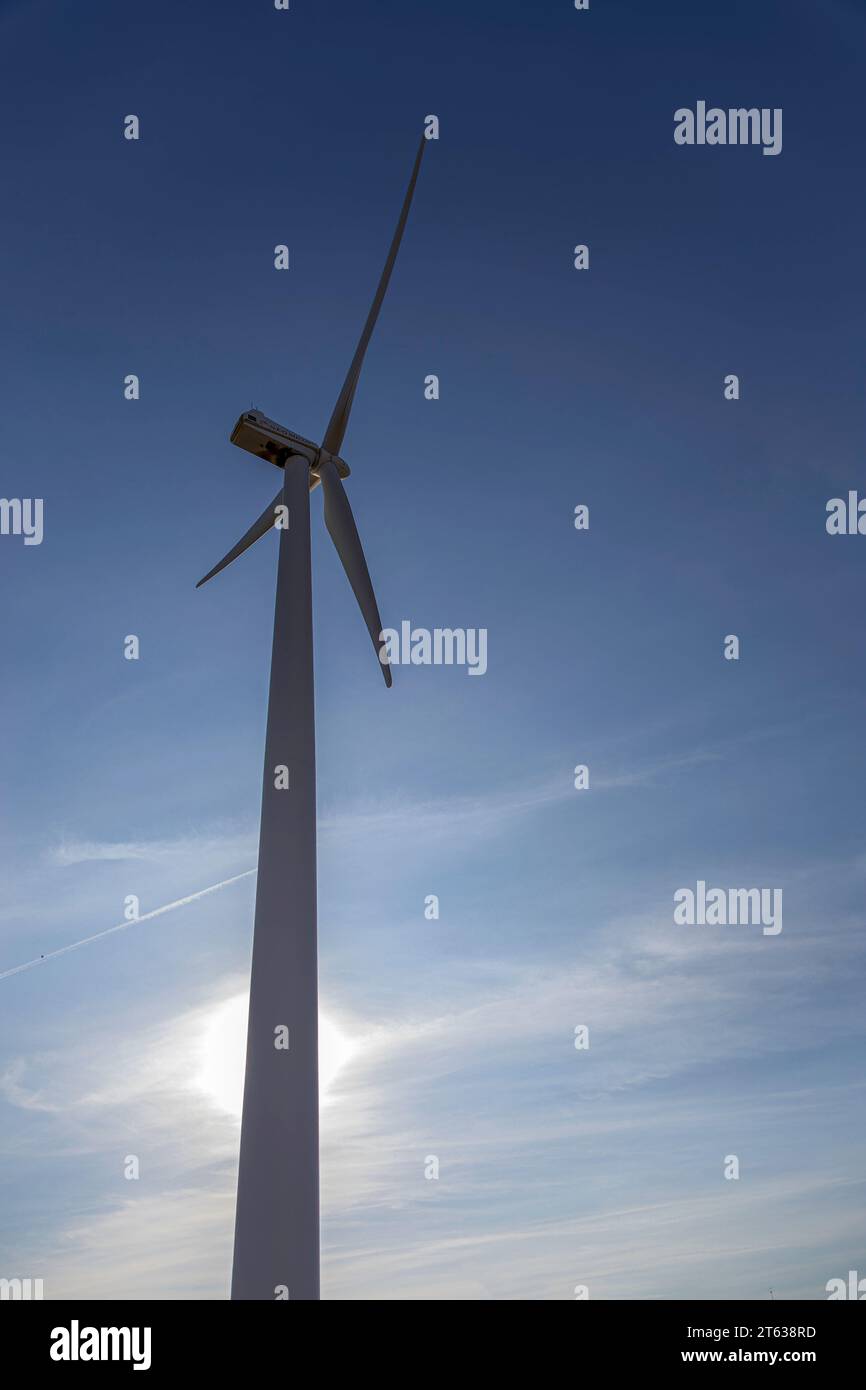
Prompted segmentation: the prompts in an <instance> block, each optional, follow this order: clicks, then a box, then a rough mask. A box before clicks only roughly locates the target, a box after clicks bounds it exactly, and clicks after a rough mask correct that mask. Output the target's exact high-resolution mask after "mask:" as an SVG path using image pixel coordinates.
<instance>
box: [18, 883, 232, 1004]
mask: <svg viewBox="0 0 866 1390" xmlns="http://www.w3.org/2000/svg"><path fill="white" fill-rule="evenodd" d="M256 872H257V870H256V869H245V870H244V872H243V873H242V874H235V876H234V878H224V879H223V880H222V882H221V883H212V884H211V885H210V887H209V888H200V889H199V890H198V892H197V893H188V894H187V896H186V897H185V898H177V899H175V901H174V902H173V903H165V904H164V905H163V906H162V907H155V908H154V909H153V911H152V912H143V913H142V914H141V916H140V917H133V918H131V919H130V920H129V921H128V922H127V921H123V922H118V924H117V926H116V927H106V928H105V930H104V931H98V932H94V934H93V936H84V937H82V939H81V940H80V941H73V942H72V943H71V944H70V945H69V946H60V947H58V949H57V950H56V951H46V953H45V955H44V956H37V957H36V958H35V959H34V960H27V961H25V962H24V964H23V965H13V967H12V969H11V970H0V980H5V979H8V977H9V976H10V975H20V974H21V971H22V970H32V969H33V967H34V965H43V964H44V963H45V961H47V960H54V958H55V957H56V956H65V955H66V953H67V951H77V950H78V949H79V947H81V946H89V945H90V944H91V942H93V941H101V940H102V938H103V937H104V936H111V935H112V934H113V933H114V932H116V931H125V930H126V928H127V927H135V926H137V925H138V923H139V922H149V921H150V920H151V918H153V917H161V916H162V915H163V913H164V912H173V911H174V909H175V908H176V907H186V905H187V903H194V902H198V900H199V898H206V897H207V896H208V894H209V893H217V892H219V890H220V888H228V886H229V884H231V883H238V882H239V881H240V880H241V879H242V878H250V877H251V875H252V874H254V873H256Z"/></svg>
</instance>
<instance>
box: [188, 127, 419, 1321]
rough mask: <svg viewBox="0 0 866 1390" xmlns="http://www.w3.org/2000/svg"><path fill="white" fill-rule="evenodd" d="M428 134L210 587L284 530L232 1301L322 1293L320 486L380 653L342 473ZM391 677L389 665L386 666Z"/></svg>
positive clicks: (251, 416) (271, 427) (237, 439)
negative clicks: (360, 318) (372, 261)
mask: <svg viewBox="0 0 866 1390" xmlns="http://www.w3.org/2000/svg"><path fill="white" fill-rule="evenodd" d="M425 144H426V137H425V135H422V137H421V143H420V145H419V147H418V153H417V155H416V156H415V164H414V166H413V169H412V176H411V178H410V179H409V186H408V188H407V190H406V196H405V198H404V200H403V207H402V209H401V212H400V216H399V218H398V220H397V228H396V231H395V232H394V237H393V240H392V242H391V248H390V250H389V252H388V257H387V260H386V261H385V266H384V269H383V271H382V275H381V278H380V280H379V284H378V287H377V289H376V293H375V295H374V297H373V303H372V304H371V306H370V312H369V313H368V315H367V321H366V323H365V324H364V328H363V330H362V332H361V337H360V338H359V340H358V346H357V347H356V349H355V355H354V357H353V358H352V362H351V365H350V367H349V371H348V374H347V376H346V380H345V381H344V382H343V388H342V390H341V391H340V394H339V396H338V397H337V403H336V405H335V406H334V409H333V412H332V414H331V419H330V421H329V423H328V428H327V429H326V430H325V435H324V438H323V440H322V443H321V445H316V444H314V443H312V442H311V441H310V440H309V439H305V438H304V437H303V436H302V435H298V434H294V433H293V432H292V431H291V430H287V429H285V428H284V427H283V426H282V425H278V424H276V422H275V421H273V420H269V419H267V417H266V416H264V415H262V413H261V412H260V411H257V410H251V411H247V412H246V413H245V414H244V415H242V416H241V417H240V419H239V420H238V422H237V424H236V425H235V427H234V429H233V430H232V434H231V441H232V443H233V444H237V445H238V446H239V448H241V449H247V450H248V451H249V452H250V453H252V454H256V455H258V456H259V457H261V458H267V459H270V461H271V462H272V463H274V464H276V465H277V467H279V468H282V469H283V484H282V487H281V488H280V491H279V492H278V493H277V495H276V497H275V498H274V500H273V502H271V503H270V505H269V506H267V507H266V508H265V510H264V511H263V512H262V514H261V516H260V517H259V519H258V521H255V522H253V525H252V526H251V527H250V529H249V530H248V531H247V533H246V535H245V536H243V537H242V538H241V540H239V541H238V543H237V545H236V546H234V547H233V549H232V550H230V551H229V552H228V554H227V555H226V556H225V557H224V558H223V559H222V560H220V562H219V564H218V565H215V566H214V568H213V569H212V570H211V571H210V573H209V574H206V575H205V577H204V579H202V580H200V581H199V583H198V584H197V585H196V588H200V587H201V585H202V584H206V583H207V581H208V580H209V579H212V578H213V577H214V575H215V574H218V573H219V572H220V570H222V569H225V567H226V565H229V564H231V562H232V560H236V559H237V557H238V556H239V555H242V554H243V552H244V551H245V550H247V549H248V548H249V547H250V546H251V545H252V544H253V542H254V541H257V540H258V539H259V538H260V537H261V536H264V535H265V533H266V532H267V531H270V530H271V529H272V528H273V527H275V526H276V527H277V529H278V532H279V560H278V566H277V596H276V606H275V612H274V640H273V649H272V655H271V682H270V692H269V695H268V723H267V735H266V739H265V768H264V780H263V789H262V819H261V830H260V837H259V869H258V882H257V887H256V914H255V927H254V930H253V956H252V975H251V980H250V1009H249V1023H248V1028H247V1056H246V1073H245V1080H244V1102H243V1116H242V1120H241V1144H240V1166H239V1170H238V1196H237V1212H236V1217H235V1242H234V1262H233V1268H232V1291H231V1296H232V1298H233V1299H269V1300H273V1299H275V1298H277V1299H279V1298H286V1297H288V1298H290V1299H318V1297H319V1086H318V975H317V950H316V748H315V725H314V702H313V617H312V578H311V571H310V493H311V491H312V490H313V488H314V487H316V486H317V484H319V483H321V486H322V496H323V502H324V514H325V526H326V527H327V529H328V532H329V534H330V536H331V540H332V541H333V542H334V545H335V547H336V550H337V554H338V555H339V557H340V560H341V561H342V564H343V568H344V570H345V571H346V574H347V576H348V579H349V583H350V584H351V586H352V589H353V591H354V594H355V598H356V599H357V601H358V605H359V607H360V609H361V613H362V615H363V618H364V622H365V623H366V624H367V630H368V631H369V633H370V637H371V638H372V641H373V646H374V648H375V649H376V653H377V655H378V654H379V648H380V642H381V632H382V623H381V619H380V617H379V609H378V606H377V604H376V597H375V595H374V593H373V585H372V584H371V582H370V574H369V571H368V569H367V562H366V560H365V559H364V552H363V550H362V548H361V541H360V539H359V537H358V530H357V527H356V525H355V518H354V517H353V515H352V508H351V507H350V505H349V499H348V497H347V496H346V493H345V491H344V489H343V482H342V479H343V478H345V477H348V474H349V467H348V465H347V464H346V463H345V462H344V461H343V460H342V459H341V458H340V448H341V447H342V443H343V437H344V435H345V433H346V427H347V426H348V423H349V413H350V411H351V409H352V401H353V400H354V396H355V389H356V387H357V385H358V377H359V376H360V374H361V367H362V365H363V362H364V354H365V353H366V351H367V345H368V343H369V341H370V337H371V335H372V332H373V329H374V327H375V325H376V320H377V318H378V317H379V310H380V309H381V307H382V300H383V299H384V297H385V291H386V290H387V288H388V281H389V280H390V278H391V271H392V270H393V268H394V262H395V260H396V258H397V252H398V250H399V247H400V241H401V239H402V236H403V229H404V227H405V225H406V219H407V217H408V215H409V206H410V204H411V201H412V194H413V192H414V191H415V183H416V180H417V178H418V170H419V169H420V167H421V157H422V155H423V153H424V146H425ZM381 671H382V674H383V676H384V678H385V684H386V685H388V686H390V684H391V670H390V667H389V666H388V665H387V664H386V662H384V661H382V662H381Z"/></svg>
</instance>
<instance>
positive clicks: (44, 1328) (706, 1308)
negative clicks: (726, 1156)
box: [0, 1300, 863, 1377]
mask: <svg viewBox="0 0 866 1390" xmlns="http://www.w3.org/2000/svg"><path fill="white" fill-rule="evenodd" d="M336 1306H337V1307H340V1308H342V1311H341V1312H339V1313H337V1312H334V1313H332V1314H331V1315H329V1314H328V1313H324V1314H314V1313H313V1314H311V1312H310V1308H309V1305H307V1304H299V1303H292V1302H283V1303H280V1302H277V1303H274V1304H269V1305H267V1306H263V1305H262V1304H253V1303H228V1302H227V1303H220V1302H207V1303H195V1302H186V1301H184V1302H170V1303H169V1302H151V1303H132V1302H117V1303H96V1302H81V1303H71V1302H49V1303H39V1302H30V1303H28V1302H24V1301H17V1302H16V1301H4V1302H3V1303H2V1304H0V1327H2V1330H3V1333H4V1334H5V1335H4V1345H5V1348H6V1352H7V1356H8V1357H12V1358H13V1362H14V1364H15V1365H16V1371H19V1373H20V1370H23V1371H25V1372H29V1371H31V1370H32V1371H34V1372H42V1373H45V1372H49V1373H50V1374H51V1375H52V1376H54V1375H57V1376H61V1377H62V1376H65V1375H66V1376H68V1375H73V1374H75V1375H81V1374H84V1375H88V1376H93V1375H98V1374H99V1372H100V1370H104V1369H107V1368H108V1369H110V1370H111V1371H112V1372H113V1374H115V1375H117V1374H118V1372H120V1373H121V1374H122V1373H124V1372H129V1373H130V1374H134V1373H136V1372H138V1373H139V1374H143V1375H152V1374H154V1373H157V1374H159V1373H165V1372H166V1371H168V1372H178V1371H180V1372H183V1371H195V1372H197V1373H204V1374H207V1373H208V1372H210V1371H213V1373H214V1374H222V1375H224V1374H226V1372H230V1371H232V1370H243V1369H247V1368H253V1367H255V1366H260V1365H261V1364H262V1363H263V1362H267V1363H269V1364H271V1365H272V1366H274V1367H275V1368H276V1367H277V1366H279V1365H280V1364H281V1363H282V1364H286V1366H288V1363H287V1362H286V1361H285V1358H286V1354H287V1350H288V1344H287V1341H286V1338H287V1336H290V1337H291V1339H292V1341H291V1360H292V1363H293V1364H294V1365H295V1366H296V1365H297V1361H296V1359H295V1358H296V1356H297V1352H298V1350H299V1346H298V1339H299V1338H301V1339H303V1337H304V1333H305V1332H306V1331H307V1330H309V1332H310V1333H311V1334H312V1335H313V1336H316V1335H317V1334H318V1335H321V1331H322V1329H323V1328H327V1327H328V1326H329V1324H330V1325H331V1326H332V1327H333V1324H331V1317H333V1318H334V1321H335V1322H336V1323H339V1322H343V1321H344V1319H346V1318H349V1320H350V1322H351V1321H353V1320H354V1317H355V1316H357V1313H356V1312H354V1311H352V1309H353V1305H352V1304H340V1305H336ZM363 1306H364V1309H365V1311H364V1316H365V1318H367V1319H369V1318H370V1317H371V1313H370V1311H369V1303H366V1304H364V1305H363ZM319 1316H323V1317H324V1318H325V1320H326V1321H325V1323H319V1322H317V1321H316V1318H317V1317H319ZM414 1316H418V1315H417V1314H416V1315H412V1314H407V1313H406V1312H403V1313H401V1314H400V1315H399V1322H398V1323H397V1324H396V1325H395V1324H394V1323H391V1325H390V1328H389V1342H390V1343H391V1345H392V1346H393V1345H395V1343H396V1347H397V1348H399V1345H400V1342H401V1338H400V1333H401V1332H403V1333H404V1334H405V1331H406V1320H407V1317H408V1318H411V1319H412V1320H413V1321H414ZM429 1316H430V1315H429V1313H428V1314H427V1318H429ZM372 1317H373V1323H372V1325H371V1326H370V1327H369V1328H368V1329H365V1332H366V1333H367V1336H366V1337H365V1338H364V1340H363V1341H361V1342H360V1343H359V1342H358V1341H356V1340H355V1336H354V1334H353V1340H352V1343H351V1345H352V1347H353V1351H352V1353H351V1355H352V1361H353V1364H354V1366H355V1367H356V1368H359V1360H361V1359H363V1358H364V1355H365V1353H364V1348H366V1354H367V1355H369V1353H370V1350H371V1348H370V1342H369V1340H368V1338H369V1333H370V1332H371V1331H373V1330H374V1329H376V1332H377V1334H378V1335H381V1333H379V1332H378V1328H376V1323H377V1318H376V1315H375V1314H373V1315H372ZM421 1317H422V1318H423V1317H424V1315H423V1314H421ZM311 1318H312V1321H311ZM537 1326H538V1325H537V1324H533V1331H535V1330H536V1329H537ZM548 1326H549V1327H550V1330H551V1332H552V1333H553V1334H554V1336H555V1334H556V1333H557V1332H558V1331H564V1332H565V1333H566V1335H568V1336H569V1337H574V1336H575V1335H576V1336H578V1337H579V1338H580V1341H579V1343H577V1344H575V1346H576V1347H578V1348H579V1356H580V1364H581V1365H582V1366H584V1367H588V1366H589V1365H590V1364H592V1362H594V1363H595V1365H596V1367H604V1369H605V1370H607V1371H610V1372H616V1371H618V1370H629V1369H640V1370H641V1371H662V1372H665V1371H668V1370H670V1369H672V1368H674V1367H680V1368H683V1369H688V1368H689V1367H695V1366H708V1365H709V1366H712V1365H720V1366H734V1365H742V1366H766V1367H777V1366H791V1365H799V1366H811V1367H812V1368H813V1369H814V1370H819V1371H820V1372H821V1373H822V1374H823V1375H826V1374H827V1372H828V1371H833V1370H836V1369H837V1367H838V1368H841V1367H842V1366H843V1365H845V1366H847V1367H848V1368H851V1367H852V1366H856V1365H857V1363H858V1362H859V1359H860V1347H861V1342H862V1335H863V1321H862V1314H860V1313H859V1312H858V1311H857V1310H856V1309H854V1308H851V1307H846V1306H844V1302H829V1301H828V1302H820V1303H818V1302H816V1303H807V1302H781V1301H776V1302H773V1301H770V1302H767V1303H721V1302H718V1303H717V1302H694V1303H691V1302H682V1303H680V1302H677V1303H674V1302H670V1303H661V1302H659V1303H655V1302H653V1303H635V1302H616V1303H615V1302H606V1303H601V1302H597V1303H593V1302H591V1301H589V1300H587V1301H583V1302H581V1301H575V1302H574V1303H573V1304H572V1307H571V1309H570V1312H569V1314H568V1317H567V1318H565V1319H564V1320H563V1321H562V1322H560V1321H559V1319H556V1320H554V1322H553V1323H551V1324H549V1325H548ZM442 1330H443V1329H442V1324H441V1322H439V1321H438V1320H437V1323H436V1324H434V1325H432V1326H428V1327H427V1329H426V1334H425V1332H424V1331H423V1330H422V1331H421V1334H420V1335H421V1336H422V1337H423V1338H424V1341H423V1346H424V1351H423V1359H422V1367H421V1368H420V1369H422V1370H423V1371H424V1372H427V1373H429V1372H430V1371H431V1370H432V1369H433V1368H434V1366H435V1364H436V1361H437V1359H438V1357H439V1356H441V1358H442V1363H443V1373H444V1371H448V1373H449V1374H451V1373H453V1369H454V1347H453V1345H452V1344H451V1342H450V1339H449V1338H446V1339H445V1340H444V1341H442V1340H440V1337H441V1333H442ZM460 1330H461V1332H462V1334H463V1337H464V1339H465V1337H466V1329H465V1325H464V1327H463V1328H461V1329H460ZM509 1330H510V1331H511V1332H513V1331H514V1324H513V1323H512V1324H510V1329H509ZM434 1332H435V1336H434V1335H431V1334H433V1333H434ZM416 1335H417V1334H416ZM392 1339H393V1340H392ZM481 1345H482V1344H479V1346H478V1351H477V1354H478V1355H480V1354H481ZM484 1345H486V1346H487V1352H485V1353H484V1356H485V1358H486V1357H487V1356H488V1355H489V1352H490V1350H491V1347H490V1343H489V1342H487V1341H486V1340H485V1343H484ZM509 1347H510V1348H511V1350H510V1351H506V1349H507V1348H509ZM514 1349H515V1348H514V1339H513V1337H508V1338H507V1339H504V1340H503V1342H502V1352H501V1353H500V1355H506V1354H507V1356H508V1358H509V1365H510V1366H511V1368H512V1370H514V1369H515V1367H514V1365H513V1363H512V1361H511V1357H512V1356H513V1352H514ZM334 1350H335V1348H334V1344H333V1343H332V1342H329V1343H328V1346H327V1355H328V1362H329V1373H330V1374H333V1369H334V1359H335V1358H334ZM573 1350H574V1348H573ZM536 1354H537V1346H536ZM347 1355H348V1353H347ZM397 1355H398V1357H399V1358H400V1360H401V1361H402V1362H405V1357H404V1356H401V1354H400V1353H399V1351H398V1353H397ZM588 1358H592V1361H590V1360H589V1359H588ZM376 1359H377V1361H380V1362H381V1351H380V1352H379V1355H378V1356H377V1358H376ZM498 1359H499V1358H498V1357H497V1355H496V1352H495V1351H494V1356H493V1357H492V1358H490V1361H489V1362H488V1363H487V1364H488V1366H490V1365H492V1364H495V1362H496V1361H497V1360H498Z"/></svg>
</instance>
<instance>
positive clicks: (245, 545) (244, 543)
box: [195, 488, 283, 589]
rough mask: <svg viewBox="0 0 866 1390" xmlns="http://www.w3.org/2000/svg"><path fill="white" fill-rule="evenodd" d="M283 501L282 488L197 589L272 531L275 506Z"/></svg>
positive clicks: (199, 582)
mask: <svg viewBox="0 0 866 1390" xmlns="http://www.w3.org/2000/svg"><path fill="white" fill-rule="evenodd" d="M282 501H283V489H282V488H280V490H279V492H278V493H277V495H276V497H275V498H274V500H273V502H272V503H271V504H270V506H269V507H265V510H264V511H263V512H262V514H261V516H260V517H259V519H258V521H254V522H253V524H252V526H251V527H250V529H249V531H247V533H246V535H245V536H241V539H240V540H239V541H238V543H237V545H236V546H233V547H232V549H231V550H230V551H229V553H228V555H224V556H223V558H222V559H221V560H220V562H219V564H218V565H214V567H213V569H212V570H211V571H210V573H209V574H206V575H205V577H204V579H200V580H199V581H198V583H197V584H196V586H195V587H196V588H197V589H200V588H201V586H202V584H206V583H207V582H208V580H209V579H213V577H214V575H215V574H219V572H220V570H224V569H225V567H226V565H230V564H231V562H232V560H236V559H237V558H238V556H239V555H243V553H244V551H245V550H249V548H250V546H251V545H252V544H253V542H254V541H257V540H258V539H259V538H260V537H261V536H264V535H266V534H267V532H268V531H270V529H271V527H272V526H273V525H274V522H275V520H276V516H275V508H277V507H279V506H281V505H282Z"/></svg>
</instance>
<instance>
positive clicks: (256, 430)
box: [231, 410, 351, 490]
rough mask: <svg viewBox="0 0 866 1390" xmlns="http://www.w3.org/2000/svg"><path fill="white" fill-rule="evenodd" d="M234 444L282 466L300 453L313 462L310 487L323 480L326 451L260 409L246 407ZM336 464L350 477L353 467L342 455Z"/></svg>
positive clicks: (238, 423)
mask: <svg viewBox="0 0 866 1390" xmlns="http://www.w3.org/2000/svg"><path fill="white" fill-rule="evenodd" d="M231 441H232V444H236V445H237V446H238V448H239V449H246V451H247V453H249V454H255V455H256V457H257V458H263V459H267V460H268V462H269V463H273V464H276V466H277V467H278V468H282V467H283V465H284V463H285V460H286V457H287V455H291V454H300V456H301V457H302V458H305V459H306V460H307V463H308V464H309V465H310V470H311V475H310V489H311V490H312V489H313V488H314V487H316V486H317V484H318V482H319V476H318V465H319V462H320V459H321V457H322V455H323V451H322V450H321V449H320V448H319V446H318V444H314V443H313V441H312V440H311V439H305V438H304V436H303V435H302V434H295V432H294V430H287V429H286V427H285V425H280V424H278V423H277V421H276V420H269V419H268V417H267V415H263V414H262V412H261V411H260V410H246V411H244V413H243V415H241V416H240V418H239V419H238V421H237V424H236V425H235V427H234V429H233V430H232V433H231ZM334 463H335V465H336V468H337V472H338V473H339V475H340V477H341V478H348V476H349V473H350V472H351V469H350V468H349V465H348V464H347V463H346V462H345V461H344V460H343V459H341V458H338V457H334Z"/></svg>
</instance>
